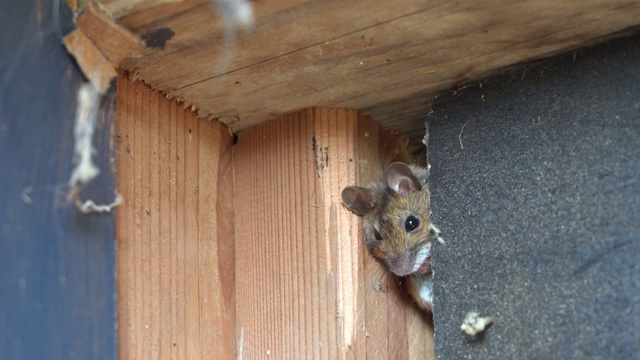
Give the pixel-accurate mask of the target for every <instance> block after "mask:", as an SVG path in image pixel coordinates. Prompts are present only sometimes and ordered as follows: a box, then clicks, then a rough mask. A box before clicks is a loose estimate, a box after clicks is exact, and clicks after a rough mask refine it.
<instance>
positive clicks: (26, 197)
mask: <svg viewBox="0 0 640 360" xmlns="http://www.w3.org/2000/svg"><path fill="white" fill-rule="evenodd" d="M32 191H33V188H32V187H31V186H27V187H25V188H24V189H22V192H21V193H20V198H21V199H22V202H23V203H25V204H27V205H30V204H31V202H32V200H31V192H32Z"/></svg>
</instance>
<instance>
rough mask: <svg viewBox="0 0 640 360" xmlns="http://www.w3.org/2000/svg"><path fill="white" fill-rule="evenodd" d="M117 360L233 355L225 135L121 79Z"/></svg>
mask: <svg viewBox="0 0 640 360" xmlns="http://www.w3.org/2000/svg"><path fill="white" fill-rule="evenodd" d="M115 137H116V150H117V152H118V155H117V158H116V159H117V160H116V168H117V181H118V189H119V191H120V193H121V194H122V197H123V198H124V204H123V205H122V206H121V207H119V208H118V210H117V219H116V240H117V245H118V256H117V289H118V339H119V341H118V346H119V351H118V353H119V358H120V359H159V358H163V359H164V358H172V359H174V358H176V359H231V358H233V357H234V355H235V342H234V339H235V301H234V266H233V261H234V255H233V249H234V244H233V207H232V206H233V191H232V190H233V189H232V178H233V174H232V165H231V138H230V136H229V134H228V132H227V130H226V128H225V127H224V126H223V125H221V124H219V123H217V122H214V121H208V120H202V119H198V118H197V117H196V116H195V114H194V113H193V112H191V111H189V110H185V109H184V108H183V107H181V106H180V105H179V104H177V103H176V102H174V101H171V100H168V99H167V98H166V97H164V96H163V95H162V94H160V93H158V92H156V91H152V90H151V89H150V88H148V87H147V86H146V85H144V84H142V83H141V82H133V81H131V80H130V79H129V78H128V77H127V76H126V75H124V74H122V73H121V74H120V75H119V77H118V82H117V122H116V127H115Z"/></svg>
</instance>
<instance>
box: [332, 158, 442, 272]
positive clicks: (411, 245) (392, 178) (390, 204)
mask: <svg viewBox="0 0 640 360" xmlns="http://www.w3.org/2000/svg"><path fill="white" fill-rule="evenodd" d="M416 173H418V174H416ZM426 173H427V172H426V169H422V168H418V167H413V166H412V167H409V166H407V165H406V164H403V163H393V164H391V165H389V167H388V168H387V170H386V171H385V174H384V179H385V181H384V182H383V183H374V184H372V185H370V186H369V187H366V188H365V187H359V186H348V187H346V188H345V189H344V190H342V202H343V203H344V204H345V205H346V206H347V208H349V209H350V210H351V211H353V212H354V213H356V214H357V215H360V216H362V221H363V229H364V234H365V241H366V245H367V249H368V250H369V253H371V255H373V256H374V257H375V258H376V259H378V260H379V261H381V262H382V263H383V264H385V265H386V266H387V268H388V269H389V271H391V272H393V273H395V274H396V275H398V276H406V275H409V274H412V273H414V272H421V273H426V272H428V271H430V270H431V267H430V259H431V242H430V236H431V233H430V230H429V191H428V190H427V188H426V186H425V185H426Z"/></svg>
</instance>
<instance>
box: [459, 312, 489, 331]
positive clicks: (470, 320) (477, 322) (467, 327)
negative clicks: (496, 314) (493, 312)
mask: <svg viewBox="0 0 640 360" xmlns="http://www.w3.org/2000/svg"><path fill="white" fill-rule="evenodd" d="M492 323H493V318H492V317H491V316H487V317H481V316H480V314H478V313H477V312H473V311H471V312H469V313H467V316H465V318H464V322H463V323H462V326H460V330H461V331H462V332H463V333H465V334H467V335H470V336H475V335H477V334H479V333H481V332H483V331H484V330H485V329H486V328H487V327H489V325H491V324H492Z"/></svg>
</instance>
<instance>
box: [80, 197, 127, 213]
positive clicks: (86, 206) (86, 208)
mask: <svg viewBox="0 0 640 360" xmlns="http://www.w3.org/2000/svg"><path fill="white" fill-rule="evenodd" d="M75 204H76V207H77V208H78V210H80V212H81V213H83V214H91V213H108V212H111V209H113V208H114V207H116V206H118V205H120V204H122V197H121V196H120V195H119V194H117V193H116V197H115V199H114V200H113V202H112V203H111V204H107V205H98V204H96V203H94V202H93V200H86V201H85V202H81V201H80V200H77V199H76V201H75Z"/></svg>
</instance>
